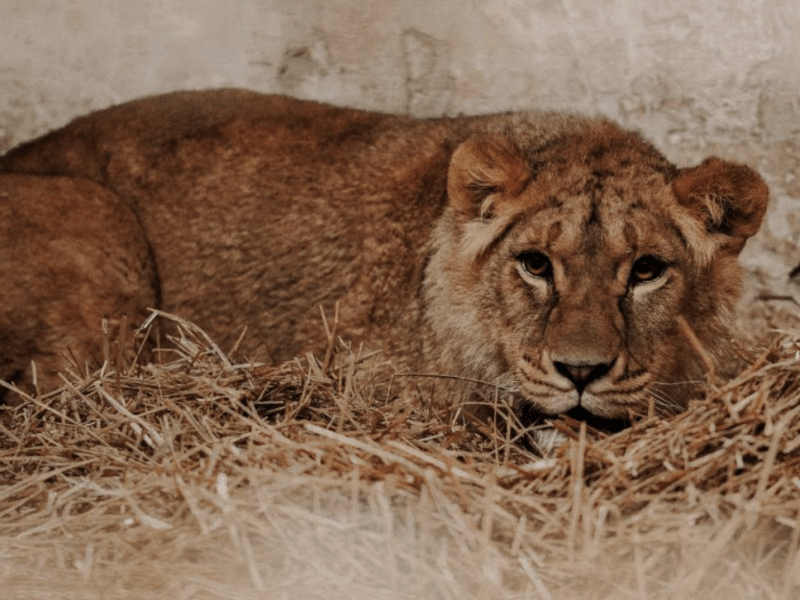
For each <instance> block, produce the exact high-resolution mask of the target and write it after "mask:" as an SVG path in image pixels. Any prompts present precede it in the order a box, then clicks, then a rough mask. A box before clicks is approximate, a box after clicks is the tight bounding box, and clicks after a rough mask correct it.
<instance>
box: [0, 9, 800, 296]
mask: <svg viewBox="0 0 800 600" xmlns="http://www.w3.org/2000/svg"><path fill="white" fill-rule="evenodd" d="M797 32H800V3H798V2H796V0H736V1H735V2H733V1H730V0H705V1H704V2H697V1H696V0H671V1H669V2H667V1H665V0H640V1H636V0H406V1H395V2H393V1H390V0H230V1H228V2H214V1H211V0H194V1H190V0H127V1H122V0H69V1H63V0H60V1H59V0H0V150H3V149H7V148H8V147H10V146H11V145H13V144H16V143H18V142H20V141H22V140H24V139H27V138H30V137H31V136H33V135H37V134H40V133H42V132H44V131H46V130H48V129H50V128H52V127H55V126H58V125H61V124H63V123H65V122H66V121H68V120H69V119H71V118H72V117H74V116H76V115H78V114H81V113H84V112H87V111H89V110H92V109H96V108H101V107H104V106H107V105H109V104H112V103H117V102H120V101H124V100H128V99H131V98H134V97H137V96H142V95H146V94H153V93H158V92H166V91H169V90H174V89H187V88H205V87H218V86H241V87H248V88H252V89H256V90H261V91H266V92H280V93H286V94H291V95H294V96H299V97H304V98H314V99H319V100H326V101H330V102H334V103H337V104H344V105H349V106H356V107H361V108H370V109H376V110H384V111H391V112H406V113H411V114H414V115H419V116H428V115H441V114H450V115H453V114H460V113H468V114H472V113H482V112H489V111H503V110H518V109H531V108H556V109H564V110H570V111H581V112H588V113H600V114H605V115H607V116H610V117H613V118H615V119H617V120H620V121H622V122H623V123H624V124H626V125H628V126H631V127H634V128H638V129H641V130H642V131H643V132H644V133H645V134H646V135H647V136H648V137H650V138H651V139H653V141H655V142H656V143H657V144H658V145H659V146H660V147H661V148H662V149H663V150H664V151H665V152H666V153H667V154H668V155H669V156H670V157H671V158H673V159H674V160H676V161H677V162H679V163H681V164H688V163H692V162H695V161H697V160H699V159H700V158H701V157H702V156H703V155H705V154H709V153H712V152H713V153H718V154H722V155H724V156H727V157H730V158H737V159H740V160H745V161H747V162H748V163H750V164H751V165H753V166H754V167H756V168H758V169H759V170H760V171H761V172H762V174H764V175H765V176H766V177H767V178H768V180H769V183H770V184H771V186H772V189H773V210H772V212H771V213H770V217H769V220H768V223H767V227H766V228H765V231H764V234H763V235H762V236H761V237H760V238H759V239H758V240H757V241H756V243H755V244H752V248H750V249H749V251H748V254H747V256H746V261H747V263H748V265H750V266H753V267H755V266H759V267H760V269H761V271H762V273H766V275H765V276H764V277H763V278H762V286H768V287H771V289H773V291H775V289H774V286H775V285H780V282H781V281H783V278H784V277H785V272H786V271H787V270H788V268H790V267H791V266H792V265H793V264H795V263H796V262H798V261H800V251H799V250H798V242H800V219H798V218H797V215H798V211H797V207H798V206H797V205H798V199H800V181H798V180H797V179H796V172H797V161H798V157H800V152H798V147H797V141H796V138H797V133H798V129H800V119H798V110H799V109H800V106H799V103H800V35H797Z"/></svg>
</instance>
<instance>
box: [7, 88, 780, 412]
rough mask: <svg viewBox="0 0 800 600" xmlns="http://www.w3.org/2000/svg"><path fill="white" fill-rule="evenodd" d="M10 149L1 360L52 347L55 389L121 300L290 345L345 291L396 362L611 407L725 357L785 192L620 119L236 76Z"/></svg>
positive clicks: (670, 406)
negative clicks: (680, 155)
mask: <svg viewBox="0 0 800 600" xmlns="http://www.w3.org/2000/svg"><path fill="white" fill-rule="evenodd" d="M0 171H3V172H4V174H3V175H0V239H2V244H3V250H2V258H0V289H2V290H3V293H2V296H0V306H2V311H0V339H1V340H2V344H1V345H0V378H3V379H5V380H9V381H13V382H17V383H18V385H20V386H26V385H29V384H30V379H31V361H35V364H36V369H37V373H38V376H39V381H40V382H42V381H43V382H44V383H45V384H48V383H49V384H50V385H52V384H53V383H54V382H57V381H58V379H56V377H55V373H56V372H57V371H58V370H59V369H60V368H61V366H62V364H63V361H64V355H65V354H71V355H72V356H74V357H76V358H77V359H78V360H79V361H85V360H89V359H91V358H92V357H95V358H96V357H98V356H100V354H101V350H100V344H101V337H102V336H101V334H100V331H99V328H100V322H101V319H102V318H103V317H109V316H110V317H118V316H120V315H126V316H127V317H128V322H130V323H132V324H136V323H138V322H140V321H141V320H142V319H143V318H144V317H145V316H146V314H147V312H146V311H147V308H148V307H161V308H163V309H164V310H166V311H169V312H172V313H177V314H179V315H181V316H183V317H185V318H187V319H189V320H192V321H194V322H196V323H197V324H198V325H200V326H202V327H203V328H204V329H205V330H206V331H208V332H209V333H210V334H211V335H212V337H214V338H215V339H216V340H217V341H218V342H220V343H221V344H222V345H223V347H230V346H232V345H233V344H234V342H235V341H236V339H237V338H238V337H239V335H240V333H241V331H242V329H243V328H244V327H245V326H246V327H247V328H248V334H247V336H246V338H245V341H244V343H243V344H242V346H240V352H241V353H242V354H244V355H245V356H248V357H251V358H254V359H257V360H269V361H280V360H284V359H291V358H292V357H294V356H296V355H299V354H301V353H303V352H305V351H309V350H310V351H320V350H323V349H324V348H325V346H326V339H325V335H324V332H323V328H322V327H321V326H320V324H319V307H320V305H321V306H323V307H324V308H325V309H326V310H328V311H331V310H332V307H333V306H334V305H335V303H336V302H339V304H340V306H341V317H340V322H339V329H338V332H339V334H340V335H341V336H342V337H344V338H345V339H348V340H351V341H354V342H360V341H364V342H366V343H367V345H372V346H374V347H380V348H382V349H383V351H384V353H385V354H384V355H385V356H388V357H389V358H391V359H393V360H394V361H396V362H397V364H398V365H401V366H406V367H408V368H410V369H412V370H414V371H416V372H427V373H439V374H445V375H457V376H460V377H463V378H468V379H477V380H482V381H487V382H492V381H497V380H498V379H499V378H501V379H502V380H503V381H506V382H511V386H512V387H513V388H514V389H515V390H517V392H518V396H519V398H520V406H522V407H523V409H524V410H526V411H534V412H536V413H539V414H546V415H552V414H557V413H562V412H566V411H570V410H572V409H579V410H585V411H588V412H589V413H592V414H594V415H597V416H600V417H605V418H620V417H625V416H627V415H629V414H630V413H631V412H633V413H636V412H642V411H644V410H647V407H648V406H649V405H651V403H652V402H654V403H655V407H656V409H657V410H659V411H660V412H662V413H669V412H674V411H677V410H680V409H681V408H683V407H684V406H685V405H686V402H687V395H688V393H689V392H690V391H691V385H692V383H693V382H697V381H698V380H702V378H703V372H704V368H705V366H704V360H705V361H706V362H707V361H708V356H710V357H711V358H712V360H717V361H719V360H722V359H723V358H724V357H725V354H726V350H727V347H728V346H729V344H730V332H729V320H730V313H731V311H732V309H733V307H734V304H735V301H736V299H737V296H738V294H739V288H740V267H739V266H738V263H737V255H738V254H739V252H740V251H741V250H742V247H743V246H744V244H745V242H746V241H747V239H748V238H749V237H750V236H752V235H753V234H754V233H755V232H756V231H757V230H758V227H759V224H760V222H761V219H762V217H763V215H764V211H765V209H766V206H767V198H768V190H767V187H766V185H765V184H764V182H763V181H762V179H761V178H760V177H759V176H758V174H756V173H755V172H754V171H753V170H751V169H749V168H748V167H745V166H742V165H738V164H733V163H730V162H726V161H723V160H720V159H717V158H710V159H708V160H706V161H705V162H703V163H702V164H701V165H699V166H697V167H694V168H690V169H677V168H676V167H675V166H673V165H672V164H670V163H669V162H667V160H666V159H665V158H664V157H663V156H662V155H661V154H659V153H658V152H657V151H656V150H655V149H654V148H653V147H652V146H651V145H650V144H649V143H647V142H645V141H644V140H642V139H641V138H640V137H639V136H638V135H636V134H634V133H630V132H628V131H624V130H622V129H620V128H619V127H618V126H617V125H615V124H614V123H612V122H609V121H607V120H603V119H590V118H583V117H575V116H565V115H560V114H552V113H523V114H506V115H498V116H485V117H474V118H456V119H435V120H418V119H410V118H404V117H396V116H389V115H383V114H375V113H367V112H360V111H356V110H347V109H341V108H335V107H332V106H325V105H321V104H315V103H311V102H302V101H298V100H293V99H289V98H284V97H275V96H263V95H260V94H256V93H251V92H245V91H234V90H223V91H208V92H185V93H175V94H170V95H166V96H159V97H153V98H146V99H143V100H138V101H135V102H131V103H128V104H124V105H121V106H117V107H114V108H111V109H108V110H104V111H100V112H97V113H94V114H91V115H89V116H86V117H83V118H81V119H78V120H76V121H74V122H73V123H71V124H70V125H68V126H67V127H65V128H63V129H61V130H58V131H55V132H53V133H51V134H49V135H47V136H44V137H43V138H40V139H38V140H34V141H32V142H30V143H27V144H24V145H23V146H21V147H19V148H17V149H15V150H12V151H11V152H9V153H8V154H7V155H6V156H5V157H4V158H3V159H1V160H0ZM693 337H695V338H696V339H695V340H694V341H692V339H691V338H693ZM698 342H699V344H698ZM698 348H704V349H705V353H707V355H708V356H706V357H701V356H700V354H703V353H702V352H699V351H698ZM703 359H704V360H703Z"/></svg>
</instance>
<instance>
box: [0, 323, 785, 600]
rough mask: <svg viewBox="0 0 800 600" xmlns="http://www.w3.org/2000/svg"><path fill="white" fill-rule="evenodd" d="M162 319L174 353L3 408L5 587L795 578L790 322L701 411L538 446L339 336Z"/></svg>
mask: <svg viewBox="0 0 800 600" xmlns="http://www.w3.org/2000/svg"><path fill="white" fill-rule="evenodd" d="M161 319H164V320H167V321H170V322H171V323H172V324H173V327H174V329H175V331H176V332H177V333H176V334H175V336H174V340H173V344H174V349H173V350H169V351H167V350H164V351H163V352H161V353H160V358H161V360H159V361H155V362H150V363H144V361H143V360H133V361H130V362H126V361H124V360H123V359H122V357H123V356H124V355H125V353H124V352H122V351H121V350H122V349H121V348H120V349H119V351H118V349H115V345H114V341H113V340H111V341H110V342H109V345H108V347H109V350H108V352H107V356H106V359H107V360H106V362H105V364H104V366H103V368H102V369H100V370H99V371H97V372H96V373H92V374H82V375H81V374H78V373H77V372H74V373H72V374H67V376H65V381H64V387H63V388H62V389H61V390H59V391H57V392H54V393H50V394H47V395H40V396H38V397H29V398H26V400H25V401H24V402H23V403H22V404H21V405H20V406H17V407H13V408H12V407H6V408H4V409H3V413H2V414H0V419H1V420H0V456H2V459H1V460H0V590H2V594H0V595H2V597H3V598H34V597H35V598H125V599H128V598H154V597H168V598H237V599H238V598H370V599H374V598H392V599H395V598H400V599H402V598H409V599H410V598H431V599H433V598H443V599H449V598H519V599H528V598H530V599H545V600H547V599H572V598H580V599H586V600H590V599H598V600H599V599H608V598H637V599H648V600H649V599H662V598H664V599H667V598H669V599H678V598H695V597H696V598H705V599H717V598H720V599H721V598H724V599H725V600H738V599H755V598H758V599H761V598H764V599H791V598H797V597H800V553H799V552H798V546H799V545H800V435H798V432H800V382H799V381H798V380H799V377H798V375H800V340H798V339H795V338H793V337H792V336H791V335H789V334H782V335H780V336H777V337H775V338H773V340H772V341H770V342H769V343H768V344H767V345H766V346H765V347H764V348H763V349H761V350H759V352H758V356H757V357H756V358H755V359H754V361H751V364H750V365H749V366H747V367H746V368H744V369H743V370H742V371H741V373H740V375H739V376H738V377H736V378H735V379H734V380H731V381H728V382H721V381H712V382H710V383H709V384H708V385H707V392H706V394H705V396H706V397H705V398H702V399H700V400H698V401H697V402H695V403H693V405H692V406H691V408H690V410H689V411H687V412H686V413H683V414H681V415H678V416H675V417H671V418H667V419H662V418H659V417H650V418H646V419H643V420H641V421H639V422H637V423H635V424H634V425H633V426H632V427H631V428H629V429H626V430H623V431H622V432H619V433H616V434H613V435H610V434H605V433H602V432H599V431H595V430H593V429H591V428H587V427H586V425H582V424H581V423H578V422H574V421H570V420H568V419H567V420H564V419H562V420H560V421H557V422H555V423H553V424H552V431H554V432H558V433H559V435H560V436H561V437H562V438H563V439H564V440H565V441H563V443H561V444H560V445H558V444H554V445H553V446H552V447H549V448H542V447H541V446H542V440H547V439H548V434H547V433H546V432H545V433H543V434H541V435H539V436H538V437H537V438H536V439H538V440H539V441H538V444H539V445H538V446H537V445H536V443H534V442H532V441H531V440H532V439H533V438H532V436H531V435H530V432H525V431H524V430H521V429H520V427H519V426H518V425H517V424H516V423H515V422H514V419H513V417H506V416H505V415H506V414H507V413H508V411H507V409H506V406H505V403H506V401H507V400H506V398H504V397H503V395H502V394H500V393H495V394H492V393H487V394H486V397H487V402H488V403H489V404H492V405H493V411H492V412H494V414H495V415H494V416H493V417H491V418H490V417H488V416H486V417H478V416H476V414H480V413H473V412H469V411H464V410H459V409H457V408H450V409H435V408H432V407H431V406H430V405H429V403H427V402H426V399H427V397H428V396H429V392H430V388H431V387H432V386H433V385H435V378H424V377H411V376H407V375H403V374H400V373H395V372H394V371H393V369H392V367H391V365H386V364H381V362H380V358H379V357H376V356H367V355H364V354H363V353H360V352H359V351H358V349H348V348H347V347H346V346H345V345H344V344H343V343H342V342H341V341H334V340H333V339H332V341H331V348H330V351H329V352H328V354H327V355H326V356H325V357H319V359H317V358H314V357H306V358H305V359H303V360H296V361H294V362H291V363H287V364H284V365H281V366H279V367H267V366H264V365H258V364H247V363H243V364H240V363H237V362H234V360H233V359H232V358H230V357H229V356H228V355H227V354H226V353H225V352H223V351H222V350H220V349H219V348H218V347H217V346H215V345H214V344H213V342H212V341H211V340H209V339H208V338H207V336H206V335H205V334H204V333H203V332H202V331H200V330H199V329H197V328H196V327H194V326H193V325H192V324H190V323H187V322H185V321H181V320H180V319H177V318H176V317H170V316H169V315H161ZM150 325H151V324H150V323H148V324H146V327H145V329H144V330H143V331H144V333H145V334H147V332H148V331H149V329H148V328H149V327H150ZM120 343H121V344H125V342H124V340H123V341H122V342H120ZM127 344H128V345H130V342H127ZM231 354H232V355H235V352H233V353H231ZM409 382H411V385H409ZM537 447H538V450H539V451H538V452H537Z"/></svg>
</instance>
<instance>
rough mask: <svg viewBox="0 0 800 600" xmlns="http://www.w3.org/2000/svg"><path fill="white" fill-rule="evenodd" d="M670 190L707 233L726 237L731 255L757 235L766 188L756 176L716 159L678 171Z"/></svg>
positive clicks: (762, 214) (738, 166)
mask: <svg viewBox="0 0 800 600" xmlns="http://www.w3.org/2000/svg"><path fill="white" fill-rule="evenodd" d="M672 187H673V190H674V192H675V196H676V198H677V199H678V202H679V203H680V204H681V205H682V206H684V207H685V208H687V209H688V210H689V211H690V212H691V213H692V214H693V215H694V217H695V218H696V219H697V220H698V221H700V222H702V223H703V225H704V226H705V229H706V231H707V232H708V233H710V234H712V235H713V234H721V235H723V236H726V237H727V238H728V239H727V242H725V243H724V246H726V247H727V248H729V249H730V250H731V251H733V252H734V253H738V252H740V251H741V250H742V248H743V247H744V244H745V242H746V241H747V239H748V238H749V237H750V236H752V235H753V234H755V233H756V232H757V231H758V228H759V226H760V225H761V219H762V218H763V217H764V213H765V212H766V210H767V201H768V200H769V188H767V184H766V183H764V180H763V179H762V178H761V176H760V175H759V174H758V173H756V172H755V171H754V170H753V169H751V168H750V167H746V166H744V165H739V164H736V163H732V162H728V161H724V160H722V159H719V158H716V157H712V158H707V159H706V160H705V161H703V162H702V163H701V164H700V165H698V166H696V167H693V168H690V169H683V170H682V171H680V173H679V174H678V178H677V179H676V180H675V181H674V182H673V184H672ZM715 237H717V236H715Z"/></svg>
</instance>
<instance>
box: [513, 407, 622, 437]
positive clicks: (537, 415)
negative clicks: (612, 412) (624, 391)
mask: <svg viewBox="0 0 800 600" xmlns="http://www.w3.org/2000/svg"><path fill="white" fill-rule="evenodd" d="M559 416H563V417H564V418H565V419H566V420H568V421H579V422H580V421H584V422H585V423H586V425H588V426H589V427H591V428H592V429H596V430H598V431H602V432H605V433H617V432H619V431H622V430H623V429H626V428H628V427H630V425H631V421H630V419H609V418H606V417H600V416H598V415H595V414H594V413H591V412H589V411H588V410H586V409H585V408H583V407H582V406H576V407H575V408H571V409H570V410H568V411H567V412H565V413H561V415H548V414H545V413H543V412H540V411H538V410H536V409H535V408H534V407H533V406H532V405H530V404H528V403H524V404H523V405H522V406H520V407H519V409H518V410H517V417H518V418H519V420H520V422H521V423H522V425H523V427H525V428H529V427H535V426H536V425H541V424H543V423H544V422H545V420H547V419H550V420H555V419H558V418H559Z"/></svg>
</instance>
